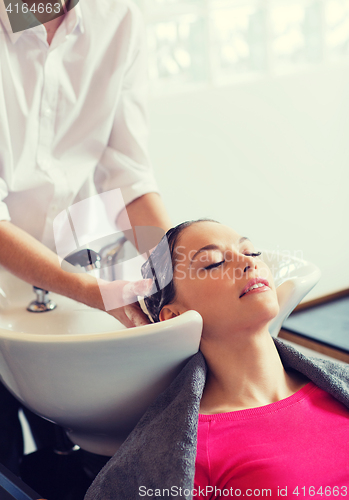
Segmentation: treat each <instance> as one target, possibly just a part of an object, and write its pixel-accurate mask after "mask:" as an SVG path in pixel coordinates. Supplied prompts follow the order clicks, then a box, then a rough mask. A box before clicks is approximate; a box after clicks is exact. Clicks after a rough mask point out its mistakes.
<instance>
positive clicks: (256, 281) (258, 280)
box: [239, 278, 269, 299]
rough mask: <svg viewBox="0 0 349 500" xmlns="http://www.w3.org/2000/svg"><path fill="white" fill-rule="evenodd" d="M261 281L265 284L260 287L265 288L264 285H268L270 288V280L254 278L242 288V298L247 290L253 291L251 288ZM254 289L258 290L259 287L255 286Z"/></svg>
mask: <svg viewBox="0 0 349 500" xmlns="http://www.w3.org/2000/svg"><path fill="white" fill-rule="evenodd" d="M259 283H261V284H262V285H263V287H260V288H264V286H267V287H268V288H269V282H268V281H267V280H266V279H264V278H253V279H252V280H250V281H249V282H248V283H247V285H246V286H245V288H244V289H243V290H242V292H241V295H240V297H239V298H240V299H241V297H243V296H244V295H246V293H247V292H249V291H251V290H250V288H251V287H252V286H254V285H258V284H259ZM253 290H258V288H254V289H253Z"/></svg>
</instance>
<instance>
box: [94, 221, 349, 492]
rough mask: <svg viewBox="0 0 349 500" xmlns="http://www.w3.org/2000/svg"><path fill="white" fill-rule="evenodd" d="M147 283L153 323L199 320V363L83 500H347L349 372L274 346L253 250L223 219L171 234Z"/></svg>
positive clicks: (268, 295) (270, 312) (266, 284)
mask: <svg viewBox="0 0 349 500" xmlns="http://www.w3.org/2000/svg"><path fill="white" fill-rule="evenodd" d="M167 244H168V246H169V248H170V262H169V261H168V260H169V253H168V252H167V251H166V249H167ZM142 273H143V277H144V278H149V277H151V278H153V279H154V284H155V285H156V287H157V290H158V291H157V292H154V293H153V294H152V295H151V296H149V297H146V298H145V304H146V307H147V309H148V313H149V315H150V317H151V318H152V320H153V321H165V320H167V319H170V318H173V317H175V316H178V315H179V314H182V313H184V312H185V311H188V310H196V311H198V312H199V313H200V314H201V316H202V318H203V325H204V326H203V332H202V338H201V344H200V351H201V354H198V355H196V356H194V357H193V358H192V360H191V361H190V362H189V363H188V365H187V366H186V367H185V369H184V370H183V372H182V373H181V374H180V375H179V377H178V378H177V379H176V381H175V382H174V384H172V386H171V387H170V388H169V390H168V391H165V393H163V395H162V396H160V397H159V399H158V400H157V401H156V402H155V403H154V405H153V407H151V408H150V410H148V412H147V413H146V414H145V415H144V417H143V418H142V420H141V421H140V423H139V424H138V426H137V427H136V429H135V430H134V431H133V432H132V433H131V435H130V437H129V438H128V440H127V441H126V442H125V445H123V447H121V449H120V450H119V451H118V452H117V453H116V455H115V456H114V457H113V459H112V460H111V461H110V463H109V464H108V465H107V466H106V469H105V470H104V472H103V471H102V474H100V477H97V480H96V482H95V483H94V485H93V487H92V490H91V491H94V496H90V497H89V496H87V497H86V498H91V499H92V498H93V499H94V500H95V499H97V498H98V499H99V498H101V499H102V498H109V496H103V494H102V495H101V496H96V491H97V490H96V489H95V488H96V487H97V488H98V492H99V494H100V493H101V492H103V487H102V486H101V485H104V488H105V490H104V491H111V492H114V494H116V495H117V496H115V498H118V500H119V499H120V498H128V496H129V495H131V496H132V495H133V496H132V498H140V497H142V496H147V497H153V496H154V497H160V498H176V497H178V496H179V497H180V496H182V498H188V499H189V498H193V497H194V498H195V497H199V498H209V499H216V498H223V497H228V498H233V497H235V496H251V497H257V496H274V497H276V496H290V497H291V498H297V497H301V498H310V497H312V496H314V495H315V496H318V495H320V496H321V495H326V496H346V495H347V494H348V495H349V492H348V491H347V488H348V487H349V451H348V446H347V445H346V444H345V443H347V441H348V439H349V419H348V417H349V410H348V406H349V383H348V382H349V370H348V368H347V367H346V366H345V365H339V364H337V363H332V362H328V361H327V362H325V361H323V360H321V361H319V360H311V359H308V358H306V357H304V356H303V355H301V354H300V353H298V352H297V351H295V350H294V349H291V348H289V347H288V346H285V345H284V344H283V343H282V342H281V341H279V340H278V339H273V338H272V337H271V336H270V334H269V331H268V324H269V323H270V321H271V320H272V319H273V318H274V317H275V316H276V315H277V313H278V310H279V306H278V301H277V296H276V290H275V285H274V282H273V277H272V275H271V272H270V270H269V268H268V267H267V266H266V264H265V263H264V262H263V261H262V260H261V258H260V252H258V251H257V250H256V249H255V248H254V246H253V244H252V243H251V241H250V240H249V239H248V238H246V237H244V236H241V235H239V234H238V233H236V232H235V231H233V230H232V229H230V228H228V227H226V226H224V225H222V224H219V223H217V222H214V221H209V220H202V221H195V222H188V223H184V224H181V225H179V226H177V227H176V228H172V229H170V230H169V231H168V232H167V235H166V238H164V239H163V240H162V242H160V244H159V245H158V246H157V247H156V249H155V250H154V251H153V253H152V254H151V257H150V258H149V260H148V261H147V262H146V263H145V264H144V266H143V269H142ZM172 273H173V276H172ZM171 278H172V279H171ZM154 290H155V286H154ZM202 355H203V357H204V359H205V362H206V365H207V377H206V381H205V375H203V368H202V364H201V358H202ZM200 356H201V358H200ZM314 382H315V383H314ZM331 394H332V395H331ZM333 396H335V397H333ZM340 401H342V402H340ZM343 403H344V404H343ZM171 429H172V430H171ZM173 429H175V430H173ZM154 442H155V445H154ZM147 456H148V462H147ZM142 457H143V458H142ZM132 464H133V466H132ZM149 464H151V465H149ZM193 465H195V467H193ZM126 470H127V471H128V474H129V475H130V476H129V477H127V480H126V479H125V477H126ZM130 478H131V479H130ZM164 478H165V479H164ZM171 481H172V484H174V485H175V484H177V487H178V488H179V485H182V486H183V490H182V492H181V495H180V494H179V490H178V489H177V490H172V489H171ZM175 481H177V483H175ZM164 485H167V487H166V488H165V487H164ZM137 486H138V490H137ZM184 486H187V490H186V491H185V489H184ZM190 486H191V487H190ZM93 488H94V489H93ZM141 488H144V489H141ZM326 488H327V489H326ZM121 492H126V493H125V496H122V493H121ZM143 493H144V494H143ZM131 496H129V498H131ZM110 498H113V496H112V494H111V496H110Z"/></svg>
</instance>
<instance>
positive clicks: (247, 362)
mask: <svg viewBox="0 0 349 500" xmlns="http://www.w3.org/2000/svg"><path fill="white" fill-rule="evenodd" d="M207 338H210V339H211V338H212V337H211V336H203V338H202V341H201V346H200V349H201V351H202V353H203V355H204V356H205V359H206V362H207V365H208V377H207V381H206V386H205V390H204V394H203V397H202V400H201V405H200V412H201V413H223V412H229V411H235V410H241V409H246V408H256V407H258V406H264V405H267V404H270V403H273V402H275V401H280V400H281V399H284V398H286V397H288V396H291V395H292V394H293V393H294V392H296V391H297V390H299V389H300V388H301V387H302V386H303V385H305V383H306V382H307V379H305V378H304V377H303V376H301V375H300V374H298V373H297V372H294V373H290V374H289V373H287V372H286V371H285V369H284V367H283V365H282V362H281V359H280V357H279V354H278V351H277V349H276V347H275V344H274V341H273V339H272V337H271V336H270V334H269V331H268V328H267V326H266V327H264V328H261V329H260V330H258V331H255V332H253V334H252V335H251V332H240V334H239V335H235V334H230V336H229V338H228V341H222V339H219V336H216V337H215V338H216V340H213V341H212V340H206V339H207Z"/></svg>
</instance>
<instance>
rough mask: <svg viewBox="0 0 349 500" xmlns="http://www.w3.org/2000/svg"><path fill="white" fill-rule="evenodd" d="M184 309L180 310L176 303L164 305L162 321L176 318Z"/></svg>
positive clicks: (160, 317)
mask: <svg viewBox="0 0 349 500" xmlns="http://www.w3.org/2000/svg"><path fill="white" fill-rule="evenodd" d="M182 312H184V311H180V310H179V308H178V307H176V306H175V305H174V304H168V305H167V306H164V307H163V308H162V309H161V311H160V314H159V319H160V321H166V320H167V319H171V318H175V317H176V316H179V315H180V314H182Z"/></svg>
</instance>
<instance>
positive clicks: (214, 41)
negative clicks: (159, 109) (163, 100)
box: [134, 0, 349, 95]
mask: <svg viewBox="0 0 349 500" xmlns="http://www.w3.org/2000/svg"><path fill="white" fill-rule="evenodd" d="M134 1H135V2H136V3H137V4H138V6H139V7H140V9H141V10H142V12H143V14H144V18H145V22H146V25H147V37H148V52H149V76H150V82H151V90H152V93H153V94H154V95H157V94H159V92H160V93H173V92H179V91H187V90H193V89H197V88H205V87H206V88H207V87H217V86H221V85H226V84H230V83H234V82H239V81H243V80H251V79H256V78H264V77H266V76H269V75H279V74H285V73H290V72H291V73H292V72H299V71H308V70H309V69H312V68H313V67H315V66H318V65H322V64H338V63H340V62H341V61H348V59H349V0H134Z"/></svg>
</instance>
